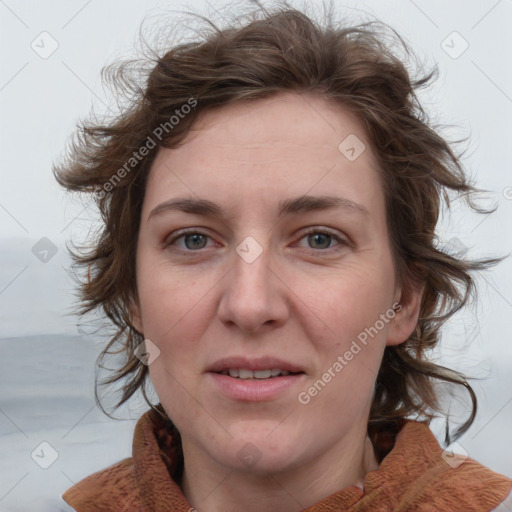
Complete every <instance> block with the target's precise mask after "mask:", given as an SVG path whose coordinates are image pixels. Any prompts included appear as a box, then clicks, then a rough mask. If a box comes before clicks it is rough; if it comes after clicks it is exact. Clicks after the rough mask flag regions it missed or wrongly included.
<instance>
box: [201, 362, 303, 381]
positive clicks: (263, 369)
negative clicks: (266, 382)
mask: <svg viewBox="0 0 512 512" xmlns="http://www.w3.org/2000/svg"><path fill="white" fill-rule="evenodd" d="M206 371H207V372H215V373H223V374H224V375H230V376H231V377H234V378H242V379H250V378H256V379H265V378H272V377H276V376H279V375H284V376H286V375H289V374H293V373H305V372H304V369H303V368H301V367H300V366H299V365H297V364H295V363H292V362H289V361H285V360H283V359H279V358H276V357H270V356H265V357H259V358H253V359H250V358H247V357H238V356H234V357H225V358H222V359H219V360H218V361H216V362H215V363H213V364H212V365H210V366H209V367H208V368H207V369H206ZM277 372H279V373H277Z"/></svg>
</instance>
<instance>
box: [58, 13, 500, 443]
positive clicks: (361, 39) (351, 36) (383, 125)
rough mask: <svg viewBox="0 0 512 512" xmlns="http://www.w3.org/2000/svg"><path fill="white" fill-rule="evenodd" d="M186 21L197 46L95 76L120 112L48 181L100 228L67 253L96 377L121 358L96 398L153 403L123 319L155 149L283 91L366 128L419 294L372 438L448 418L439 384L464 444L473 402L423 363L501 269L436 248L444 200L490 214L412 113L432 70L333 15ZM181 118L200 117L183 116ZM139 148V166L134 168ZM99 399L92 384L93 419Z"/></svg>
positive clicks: (399, 260) (445, 148) (397, 41)
mask: <svg viewBox="0 0 512 512" xmlns="http://www.w3.org/2000/svg"><path fill="white" fill-rule="evenodd" d="M194 16H197V17H198V18H199V19H201V20H202V21H203V22H205V23H204V27H203V29H202V31H201V30H199V31H198V36H197V37H196V39H195V40H193V41H189V42H182V43H181V44H175V45H174V46H172V47H167V49H166V50H165V51H163V52H161V53H160V54H157V53H156V52H154V53H152V55H151V56H150V57H149V58H146V59H135V60H129V61H121V62H117V63H114V64H113V65H111V66H109V67H107V68H105V69H104V70H103V73H104V76H106V77H107V78H108V80H109V81H110V82H111V83H112V84H113V85H114V91H115V93H116V95H117V96H116V97H117V98H120V97H125V98H126V99H127V100H128V102H127V103H125V107H124V108H123V109H121V111H120V112H119V113H118V114H117V115H116V116H114V117H113V118H112V117H111V118H110V119H108V120H106V121H104V122H98V121H96V120H92V119H90V120H86V121H85V122H83V121H81V122H79V124H78V128H77V131H76V133H75V138H74V139H73V140H72V142H71V144H70V146H69V147H68V152H67V154H66V155H65V156H64V158H63V159H62V160H61V161H60V162H59V164H56V165H54V167H53V171H54V174H55V177H56V179H57V181H58V182H59V183H60V184H61V185H62V186H64V187H65V188H66V189H68V190H70V191H80V192H86V193H90V194H91V195H92V197H93V198H94V200H95V203H96V204H97V207H98V208H99V211H100V213H101V217H102V220H103V224H102V230H101V232H100V233H99V235H98V236H97V237H96V238H95V239H94V240H93V241H92V243H91V244H90V245H89V247H87V246H84V247H82V248H80V249H79V250H78V251H76V252H75V251H71V254H72V256H73V258H74V261H75V263H76V264H78V266H79V267H80V268H82V269H83V268H85V269H86V270H87V272H86V273H85V274H84V276H85V275H86V277H84V279H82V281H81V283H80V298H81V307H80V313H81V314H85V313H87V312H91V311H94V310H99V311H100V312H102V313H103V314H104V315H106V317H107V318H108V319H109V320H110V321H111V323H112V325H113V327H114V329H115V331H114V333H113V335H112V336H111V337H110V339H109V341H108V344H107V345H106V347H105V349H104V350H103V352H102V353H101V355H100V357H99V360H98V367H102V363H103V362H104V360H105V358H106V357H107V356H109V355H111V354H114V353H120V354H121V356H122V358H123V360H122V362H121V363H119V366H118V367H117V368H114V369H111V370H112V372H113V373H112V374H110V376H109V377H108V378H107V379H105V380H103V381H102V384H113V383H114V382H118V383H122V394H121V397H120V399H119V401H118V402H117V406H119V405H121V404H123V403H124V402H126V401H127V400H128V399H129V398H130V397H131V396H132V395H134V393H136V391H137V390H139V389H140V390H141V391H142V393H143V395H144V397H145V398H146V399H147V395H146V388H145V385H146V382H147V378H148V367H147V366H146V365H144V364H142V363H141V362H140V361H139V359H137V357H135V355H134V353H133V352H134V349H135V348H136V347H137V346H138V345H139V344H140V343H141V342H142V341H143V339H144V338H143V335H142V333H140V332H138V331H137V330H136V329H135V328H134V326H133V325H132V323H131V322H130V307H131V305H132V304H134V303H136V302H137V300H138V299H137V289H136V279H135V277H136V276H135V257H136V243H137V235H138V229H139V222H140V215H141V207H142V203H143V199H144V192H145V183H146V178H147V176H148V172H149V170H150V168H151V164H152V162H153V160H154V157H155V155H156V153H157V151H158V148H159V147H160V146H164V147H167V148H172V147H176V146H177V145H178V144H179V143H180V142H181V141H182V139H183V138H184V137H185V136H186V135H187V133H188V131H189V129H190V127H191V126H192V125H193V123H194V121H195V119H196V118H197V116H198V115H199V113H201V112H203V111H205V110H207V109H210V108H213V107H220V106H222V105H227V104H229V103H232V102H235V101H240V100H248V99H252V98H264V97H269V96H271V95H272V94H274V93H276V92H278V91H294V92H296V93H299V94H300V93H306V92H307V93H315V94H319V95H321V96H322V97H324V98H327V99H330V100H331V101H332V102H336V103H339V104H341V105H343V106H344V107H345V108H347V109H349V110H350V111H352V112H353V113H355V114H356V115H357V117H358V118H359V119H360V120H361V122H362V123H363V126H364V128H365V130H366V132H367V136H368V138H369V140H370V141H371V143H372V147H373V150H374V152H375V154H376V156H377V158H378V162H379V164H380V169H381V171H382V182H383V186H384V192H385V197H386V209H387V222H388V225H389V232H390V237H391V243H392V251H393V257H394V263H395V268H396V272H397V276H398V279H399V281H400V283H401V284H402V286H403V287H404V289H405V290H407V289H410V287H411V286H414V285H415V284H418V283H422V284H424V285H425V291H424V295H423V298H422V302H421V308H420V315H419V320H418V323H417V326H416V328H415V330H414V332H413V334H412V335H411V336H410V337H409V339H408V340H407V341H406V342H404V343H402V344H400V345H398V346H390V347H386V349H385V353H384V357H383V361H382V364H381V367H380V371H379V374H378V376H377V381H376V385H375V392H374V398H373V404H372V407H371V412H370V416H369V423H368V426H369V432H370V434H371V433H372V432H374V433H375V432H378V431H380V429H382V428H384V427H385V426H388V427H389V426H393V425H394V426H395V427H396V425H398V424H401V422H402V421H403V419H404V418H406V417H410V416H416V417H422V418H424V419H425V420H426V421H427V422H428V421H430V420H431V419H432V418H434V417H435V416H437V415H438V414H439V413H442V411H441V410H440V402H439V396H438V393H437V392H436V389H435V386H434V383H435V382H439V381H441V382H445V383H446V382H449V383H453V384H457V385H461V386H464V387H465V388H466V389H467V391H468V392H469V395H470V397H471V402H472V405H471V411H470V414H469V418H468V419H467V420H466V421H465V422H464V424H462V425H461V426H460V427H459V428H458V430H457V432H456V435H455V437H458V436H459V435H460V434H461V433H463V432H464V431H466V430H467V428H469V426H470V425H471V423H472V422H473V420H474V418H475V415H476V407H477V401H476V396H475V393H474V392H473V390H472V388H471V387H470V385H469V384H468V382H467V380H466V378H465V377H464V376H463V375H461V374H460V373H458V372H456V371H453V370H449V369H447V368H445V367H442V366H439V365H437V364H434V363H433V362H431V361H430V360H429V359H428V357H427V353H428V351H429V349H432V348H433V347H434V346H435V345H436V344H437V343H438V341H439V339H440V329H441V327H442V325H443V324H444V322H445V321H446V320H447V319H448V318H450V317H451V316H452V315H453V314H454V313H455V312H457V311H458V310H460V309H461V308H462V307H463V306H464V305H466V303H467V302H468V301H469V300H470V298H474V296H475V293H474V292H475V285H474V281H473V278H472V277H471V275H470V272H471V271H475V270H483V269H485V268H487V267H489V266H490V265H491V264H493V263H496V262H497V261H499V259H485V260H482V259H480V260H468V259H466V258H463V257H458V255H457V254H455V253H453V251H451V250H448V248H447V247H444V249H443V247H442V246H440V244H439V240H438V239H437V237H436V234H435V228H436V224H437V222H438V217H439V214H440V210H441V208H442V207H443V205H445V206H447V207H448V208H449V207H450V200H449V194H455V195H456V196H457V197H459V196H460V197H462V198H464V200H465V201H466V204H467V206H468V207H469V208H470V209H472V210H474V211H477V212H480V213H488V212H489V210H484V209H482V208H479V207H478V206H477V205H475V203H474V202H473V200H472V196H473V195H474V193H475V192H477V191H478V190H477V189H476V188H475V187H474V186H473V184H472V182H471V180H470V179H469V177H468V176H467V173H466V172H465V171H464V169H463V166H462V165H461V156H462V155H458V156H457V155H456V154H455V153H454V150H453V149H452V145H453V144H454V143H449V142H447V141H446V140H445V139H444V138H443V137H442V136H440V134H439V133H438V131H439V130H438V128H439V127H434V126H432V125H431V123H430V120H429V118H428V116H427V114H426V113H425V111H424V110H423V108H422V106H421V105H420V103H419V101H418V98H417V95H416V91H417V90H418V89H420V88H423V87H426V86H427V85H429V84H430V83H431V81H432V80H433V79H434V78H436V77H437V75H438V70H437V67H436V66H434V67H433V69H431V70H430V71H429V72H422V73H420V74H419V76H418V77H412V76H410V73H409V72H408V70H407V68H406V61H407V59H409V58H410V57H411V56H414V55H413V54H412V52H411V50H410V48H409V46H408V44H407V43H406V42H405V41H404V40H403V39H402V38H401V37H400V35H399V34H397V33H396V32H395V31H394V30H393V29H391V28H390V27H389V26H388V25H386V24H384V23H382V22H379V21H375V20H373V21H366V22H362V23H359V24H358V25H352V26H348V25H347V26H343V25H340V24H339V23H338V22H337V21H336V20H335V19H334V16H333V15H332V12H328V13H327V14H325V15H324V20H323V21H322V22H321V23H320V22H317V21H314V20H313V19H312V17H310V16H308V15H306V14H305V13H304V12H302V11H298V10H296V9H294V8H291V7H289V6H288V5H287V4H284V5H283V4H281V5H279V6H277V7H274V8H273V10H271V11H268V10H266V9H263V8H259V9H256V10H254V11H252V12H251V13H249V15H248V16H247V15H246V17H245V18H244V16H240V17H239V18H237V20H236V21H235V22H233V23H231V25H230V26H228V27H227V28H222V29H221V28H219V27H218V26H216V25H215V24H214V23H213V22H211V21H209V20H208V19H206V18H204V17H202V16H198V15H194ZM399 51H402V52H403V53H402V54H401V55H399ZM411 74H412V73H411ZM141 77H142V80H141ZM413 78H414V79H413ZM123 95H124V96H123ZM187 104H188V105H189V106H190V105H192V104H193V105H194V106H193V107H190V108H187V109H185V108H184V105H187ZM178 114H179V117H180V119H179V122H177V123H176V122H173V121H172V120H171V116H175V117H176V116H177V115H178ZM185 114H186V115H185ZM162 127H165V128H162ZM155 134H159V135H160V138H159V137H157V136H156V135H155ZM150 139H151V140H152V141H153V142H154V143H155V144H154V147H151V148H150V147H149V146H150V145H152V144H150V143H149V140H150ZM455 142H457V143H459V142H461V141H455ZM144 146H145V147H146V149H147V152H145V153H146V154H145V155H144V157H143V158H137V159H136V158H134V152H137V154H139V152H140V148H142V147H144ZM139 156H140V155H139ZM123 169H124V171H123ZM459 256H460V255H459ZM98 396H99V395H98V379H97V385H96V399H97V401H98V403H99V404H100V406H101V403H100V402H99V398H98ZM158 410H160V412H162V409H161V406H160V405H158ZM442 414H443V413H442ZM447 425H448V421H447ZM448 441H449V434H448V428H447V439H446V442H448Z"/></svg>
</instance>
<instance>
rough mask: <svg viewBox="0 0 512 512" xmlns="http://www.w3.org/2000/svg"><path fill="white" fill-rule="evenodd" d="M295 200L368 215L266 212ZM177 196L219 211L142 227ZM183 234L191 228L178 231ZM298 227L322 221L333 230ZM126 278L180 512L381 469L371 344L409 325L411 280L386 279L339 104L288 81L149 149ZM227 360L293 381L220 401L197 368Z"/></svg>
mask: <svg viewBox="0 0 512 512" xmlns="http://www.w3.org/2000/svg"><path fill="white" fill-rule="evenodd" d="M350 134H356V136H357V137H358V138H359V139H360V140H361V141H363V143H364V144H365V146H366V149H365V150H364V151H363V152H362V154H361V155H360V156H359V157H358V158H357V159H356V160H354V161H349V159H347V158H346V157H345V156H344V155H343V154H342V153H341V152H340V151H339V150H338V145H339V144H340V142H341V141H343V140H344V139H345V138H346V137H347V136H348V135H350ZM304 194H308V195H314V196H322V195H336V196H340V197H344V198H347V199H349V200H351V201H353V202H355V203H358V204H360V205H362V206H363V207H364V208H365V209H366V210H367V214H361V213H358V212H355V211H353V210H352V209H348V208H331V209H326V210H319V211H308V212H300V213H293V214H289V215H287V216H284V217H282V218H280V217H279V216H278V205H279V202H280V201H282V200H285V199H289V198H294V197H296V196H301V195H304ZM183 196H187V197H192V198H202V199H208V200H210V201H213V202H215V203H217V204H218V205H219V206H221V207H222V209H223V210H224V211H225V219H224V220H219V219H217V218H213V217H208V216H204V215H198V214H191V213H185V212H181V211H166V212H162V213H160V214H156V215H153V216H151V218H149V220H148V217H149V216H150V212H151V211H152V210H153V209H154V208H155V207H156V206H157V205H159V204H161V203H163V202H165V201H167V200H169V199H173V198H177V197H183ZM183 228H194V229H197V231H198V232H200V233H202V234H204V235H206V236H205V237H199V238H198V239H194V238H193V237H190V236H189V237H188V238H184V237H179V235H180V234H179V233H178V230H181V229H183ZM307 228H314V229H312V232H313V233H315V232H316V233H318V232H320V233H324V232H325V229H326V228H330V230H331V231H332V233H333V234H334V235H336V236H338V237H339V241H338V240H337V239H336V238H335V237H332V238H329V237H328V236H327V237H325V236H324V237H323V238H322V237H321V236H320V238H318V235H317V238H315V237H314V236H313V237H312V236H308V235H311V233H308V232H306V229H307ZM248 236H251V237H253V238H254V239H255V240H256V241H257V242H258V244H259V245H260V246H261V248H262V250H263V252H262V253H261V255H260V256H259V257H258V258H257V259H256V260H255V261H253V262H252V263H247V262H246V261H245V260H244V259H243V258H242V257H240V256H239V254H238V253H237V252H236V248H237V246H239V244H240V243H241V242H242V241H243V240H244V239H245V238H246V237H248ZM172 237H177V238H176V239H175V240H174V241H173V240H172ZM169 242H170V243H169ZM187 254H188V255H187ZM136 273H137V289H138V304H137V306H136V307H134V310H133V322H134V324H135V326H136V327H137V329H138V330H139V331H140V332H142V333H143V334H144V336H145V338H149V339H150V340H152V342H153V343H154V344H155V345H156V346H157V347H158V348H159V350H160V355H159V357H157V358H156V360H155V361H154V362H153V363H152V364H151V365H150V367H149V371H150V377H151V380H152V383H153V385H154V388H155V390H156V392H157V394H158V397H159V399H160V401H161V403H162V405H163V407H164V409H165V411H166V412H167V414H168V415H169V417H170V418H171V419H172V421H173V422H174V423H175V425H176V426H177V428H178V430H179V431H180V433H181V436H182V442H183V452H184V460H185V468H184V476H183V480H182V482H181V487H182V490H183V492H184V494H185V496H186V497H187V499H188V500H189V502H190V503H191V505H192V506H193V507H195V508H196V509H197V510H198V511H200V512H217V511H219V512H220V511H221V510H222V511H224V512H226V511H235V510H236V511H239V510H244V511H249V512H252V511H258V512H261V511H274V510H280V511H283V512H289V511H290V512H292V511H293V512H295V511H299V510H302V509H303V508H306V507H308V506H311V505H313V504H314V503H317V502H318V501H320V500H321V499H323V498H325V497H327V496H329V495H330V494H332V493H334V492H337V491H339V490H341V489H343V488H344V487H347V486H351V485H355V486H358V487H361V488H363V485H364V477H365V475H366V474H367V473H368V472H369V471H372V470H375V469H376V468H377V467H378V463H377V461H376V459H375V456H374V453H373V449H372V446H371V443H370V442H369V439H368V438H367V435H366V425H367V420H368V415H369V410H370V406H371V401H372V393H373V387H374V383H375V379H376V375H377V372H378V368H379V365H380V362H381V359H382V355H383V351H384V348H385V347H386V345H394V344H399V343H402V342H403V341H405V340H406V339H407V338H408V336H409V335H410V334H411V332H412V331H413V329H414V327H415V325H416V322H417V319H418V311H419V302H420V297H421V291H419V290H417V291H410V292H407V293H403V292H402V290H401V289H400V288H399V286H398V285H397V279H396V274H395V270H394V264H393V259H392V255H391V249H390V242H389V236H388V229H387V226H386V215H385V203H384V193H383V189H382V185H381V181H380V176H379V169H378V166H377V163H376V159H375V155H374V153H373V151H372V148H371V145H370V142H369V140H368V138H367V136H366V134H365V132H364V130H363V128H362V125H361V123H360V122H359V120H358V119H357V118H356V117H355V116H354V115H353V114H351V113H350V112H349V111H348V110H347V109H346V108H344V107H342V106H340V105H338V104H335V103H334V102H332V100H327V99H325V98H322V97H321V96H317V95H314V94H296V93H291V92H280V93H278V94H275V95H273V96H271V97H269V98H264V99H258V100H254V101H242V102H236V103H234V104H231V105H228V106H223V107H221V108H217V109H215V110H210V111H206V112H204V113H203V114H202V116H201V117H200V118H199V120H198V121H197V122H196V123H195V125H194V129H193V130H192V131H191V132H190V133H189V134H188V136H187V138H186V139H185V141H184V143H183V144H182V145H181V146H180V147H178V148H175V149H160V150H159V153H158V155H157V157H156V160H155V161H154V163H153V165H152V168H151V170H150V174H149V178H148V183H147V190H146V194H145V199H144V203H143V208H142V218H141V228H140V233H139V238H138V246H137V268H136ZM395 302H400V303H401V305H402V308H401V309H400V311H399V312H397V313H396V314H395V315H394V317H393V318H392V320H390V321H388V322H387V323H385V326H384V328H382V329H381V330H380V331H379V332H378V335H376V336H374V337H373V338H372V339H371V341H370V342H369V343H368V344H367V345H366V346H365V347H364V348H363V349H362V350H361V351H360V352H359V353H358V354H357V355H355V356H354V358H353V359H352V360H351V361H349V362H348V364H347V365H346V366H344V368H343V370H342V371H341V372H339V373H337V374H336V376H335V377H334V378H332V379H331V381H330V382H329V383H328V384H327V385H326V386H325V387H324V388H323V389H322V391H321V392H319V393H318V394H317V395H316V396H315V397H314V398H312V399H311V401H310V402H309V403H308V404H306V405H303V404H301V403H300V402H299V401H298V399H297V395H298V393H300V392H301V391H305V390H306V391H307V390H308V388H310V387H311V386H312V385H313V384H314V383H315V382H316V381H318V379H320V378H321V377H322V375H323V374H324V373H325V372H326V371H327V369H328V368H330V367H332V365H333V363H334V362H335V361H336V360H337V357H338V356H339V355H343V354H344V353H345V352H346V351H347V350H348V349H349V348H350V345H351V342H352V341H353V340H355V339H356V338H357V335H358V334H359V333H361V332H362V331H364V329H365V328H368V327H370V326H373V325H374V324H375V322H376V321H377V320H378V319H379V315H381V314H383V313H385V312H386V311H390V308H391V307H392V305H393V303H395ZM230 355H246V356H248V357H258V356H262V355H272V356H275V357H279V358H281V359H284V360H286V361H291V362H293V363H296V364H298V365H299V366H301V367H302V368H303V369H304V371H305V372H306V374H305V375H304V376H303V377H302V378H301V379H300V384H298V385H294V387H293V388H291V389H288V390H286V392H284V393H283V394H281V395H280V396H279V398H276V399H272V400H267V401H263V402H240V401H235V400H231V399H229V398H226V397H225V396H223V395H222V394H221V393H219V392H218V391H217V388H215V387H214V386H212V385H211V380H210V377H211V376H209V375H208V374H206V373H204V372H205V370H206V368H207V367H208V365H210V364H212V363H213V362H215V361H216V360H218V359H219V358H221V357H225V356H230ZM248 442H249V443H251V444H252V445H254V447H256V448H255V450H257V453H258V454H259V456H260V459H259V460H258V462H257V463H256V464H254V465H251V466H250V467H249V466H248V465H247V464H245V463H244V461H243V460H242V458H241V457H239V452H240V450H242V449H243V447H244V446H245V445H246V443H248ZM245 449H246V448H245ZM252 449H254V448H252Z"/></svg>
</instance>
